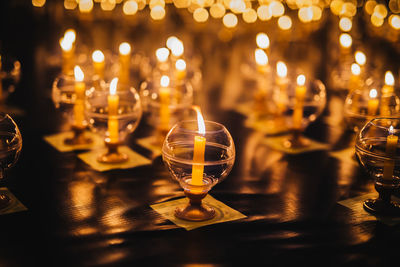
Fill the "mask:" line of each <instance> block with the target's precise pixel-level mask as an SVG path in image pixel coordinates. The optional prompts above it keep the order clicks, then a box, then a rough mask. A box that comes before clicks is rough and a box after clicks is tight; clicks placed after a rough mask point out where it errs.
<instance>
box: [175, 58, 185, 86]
mask: <svg viewBox="0 0 400 267" xmlns="http://www.w3.org/2000/svg"><path fill="white" fill-rule="evenodd" d="M175 71H176V72H175V73H176V74H175V75H176V79H177V80H178V81H181V80H183V79H185V77H186V62H185V60H183V59H178V60H177V61H176V63H175Z"/></svg>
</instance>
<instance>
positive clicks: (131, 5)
mask: <svg viewBox="0 0 400 267" xmlns="http://www.w3.org/2000/svg"><path fill="white" fill-rule="evenodd" d="M138 9H139V6H138V4H137V3H136V1H134V0H128V1H126V2H125V3H124V5H123V7H122V11H123V12H124V14H125V15H135V14H136V12H137V11H138Z"/></svg>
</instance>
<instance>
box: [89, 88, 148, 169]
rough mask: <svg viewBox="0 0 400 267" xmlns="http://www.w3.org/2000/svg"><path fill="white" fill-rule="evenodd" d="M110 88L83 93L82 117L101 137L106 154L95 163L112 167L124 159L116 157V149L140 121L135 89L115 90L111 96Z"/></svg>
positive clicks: (138, 100)
mask: <svg viewBox="0 0 400 267" xmlns="http://www.w3.org/2000/svg"><path fill="white" fill-rule="evenodd" d="M112 83H113V81H112V82H111V83H110V84H112ZM110 84H107V85H106V87H105V88H104V89H95V88H94V87H92V88H91V89H90V90H89V91H88V92H87V97H86V111H85V114H86V117H87V118H88V122H89V127H90V128H91V130H92V131H93V132H95V133H98V134H100V135H102V136H103V137H104V140H105V143H106V145H107V147H108V150H109V151H108V152H107V154H105V155H100V157H99V158H98V160H99V161H100V162H108V163H116V162H123V161H126V160H127V159H128V158H127V155H125V154H122V153H119V152H118V150H117V148H118V146H119V145H120V144H122V143H123V142H124V140H125V139H126V136H127V135H128V134H130V133H132V132H133V131H135V129H136V128H137V126H138V124H139V121H140V119H141V117H142V107H141V102H140V97H139V94H138V93H137V91H136V90H135V88H133V87H130V88H129V89H121V90H120V89H119V88H118V87H117V88H116V89H115V90H116V91H115V92H114V93H112V92H111V91H110ZM124 88H125V87H124ZM113 99H114V100H113Z"/></svg>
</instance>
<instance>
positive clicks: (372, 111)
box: [368, 89, 379, 116]
mask: <svg viewBox="0 0 400 267" xmlns="http://www.w3.org/2000/svg"><path fill="white" fill-rule="evenodd" d="M377 96H378V91H376V89H371V91H370V92H369V98H370V99H369V100H368V115H370V116H374V115H376V111H377V110H378V106H379V99H377V98H376V97H377Z"/></svg>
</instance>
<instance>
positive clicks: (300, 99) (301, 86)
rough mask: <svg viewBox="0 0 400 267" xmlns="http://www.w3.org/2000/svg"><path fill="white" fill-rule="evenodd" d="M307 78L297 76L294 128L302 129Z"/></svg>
mask: <svg viewBox="0 0 400 267" xmlns="http://www.w3.org/2000/svg"><path fill="white" fill-rule="evenodd" d="M305 82H306V76H304V75H299V76H297V86H296V94H295V95H296V96H295V97H296V99H295V105H294V110H293V128H295V129H301V122H302V120H303V105H304V97H305V95H306V91H307V88H306V86H305Z"/></svg>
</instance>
